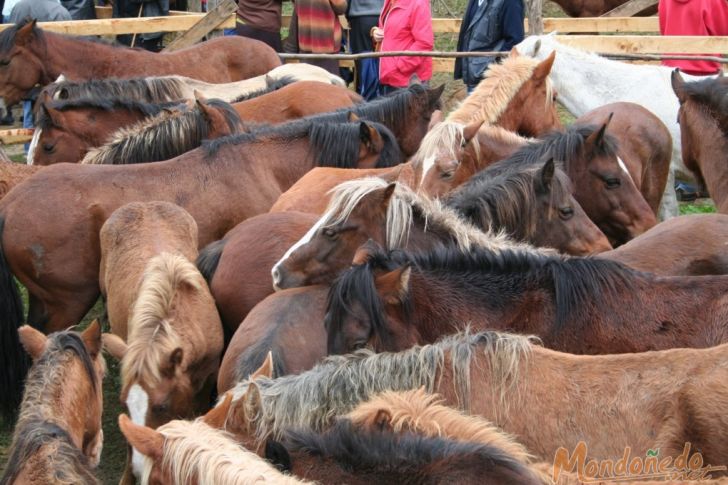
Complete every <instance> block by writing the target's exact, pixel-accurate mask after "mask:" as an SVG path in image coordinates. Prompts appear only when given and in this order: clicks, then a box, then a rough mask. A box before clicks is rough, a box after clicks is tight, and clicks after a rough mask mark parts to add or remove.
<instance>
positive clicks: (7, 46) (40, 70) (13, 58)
mask: <svg viewBox="0 0 728 485" xmlns="http://www.w3.org/2000/svg"><path fill="white" fill-rule="evenodd" d="M44 49H45V37H44V35H43V31H41V29H39V28H38V27H36V21H35V19H25V20H22V21H21V22H20V23H19V24H17V25H15V26H12V27H10V28H9V29H6V30H4V31H3V32H2V33H0V97H1V98H2V99H3V100H4V101H5V106H7V107H10V106H12V105H13V104H15V103H17V102H19V101H20V100H21V99H23V96H25V95H27V94H28V92H29V91H30V90H31V89H33V88H34V87H35V86H36V85H37V84H39V83H44V82H50V79H47V74H46V70H45V66H44V62H45V60H44V59H43V54H42V52H43V51H44Z"/></svg>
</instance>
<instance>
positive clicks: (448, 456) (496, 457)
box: [286, 420, 531, 483]
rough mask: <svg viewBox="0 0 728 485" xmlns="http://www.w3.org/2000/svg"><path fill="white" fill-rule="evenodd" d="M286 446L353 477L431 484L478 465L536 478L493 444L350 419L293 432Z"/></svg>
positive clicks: (288, 437)
mask: <svg viewBox="0 0 728 485" xmlns="http://www.w3.org/2000/svg"><path fill="white" fill-rule="evenodd" d="M286 442H287V445H288V447H289V448H290V449H292V450H293V451H303V452H305V453H307V454H309V455H313V456H320V457H323V458H324V459H327V458H328V459H333V460H334V461H336V462H337V463H338V465H339V466H340V467H342V468H343V469H345V470H352V471H353V472H354V473H367V472H369V473H372V472H374V473H377V472H378V473H387V472H389V473H394V474H397V475H399V476H400V477H408V478H409V479H413V478H414V477H421V478H424V479H426V478H429V477H430V474H432V473H433V472H434V473H437V472H440V473H448V474H451V473H452V472H453V471H454V470H455V469H456V467H457V468H461V467H463V465H465V466H464V468H468V469H469V468H471V467H473V466H475V467H478V468H482V469H483V471H485V470H486V469H487V470H489V471H490V470H494V469H497V468H501V467H503V468H505V469H506V470H508V471H509V472H511V473H515V474H518V475H520V476H524V475H530V474H531V472H530V470H528V468H527V467H526V466H524V464H523V463H521V462H519V461H518V460H516V459H515V458H514V457H512V456H510V455H508V454H507V453H506V452H505V451H504V450H501V449H498V448H496V447H494V446H491V445H485V444H481V443H469V442H463V441H453V440H448V439H446V438H441V437H429V436H421V435H417V434H410V433H402V434H395V433H392V432H390V431H382V430H366V431H362V430H356V429H355V428H354V427H353V426H352V425H351V423H350V422H349V421H347V420H338V421H337V422H336V424H334V426H332V427H331V429H329V430H327V431H326V432H325V433H323V434H319V433H316V432H314V431H310V430H305V431H289V432H288V433H287V436H286ZM483 478H486V477H483ZM415 481H417V480H415ZM487 481H488V480H487V478H486V480H485V482H486V483H487Z"/></svg>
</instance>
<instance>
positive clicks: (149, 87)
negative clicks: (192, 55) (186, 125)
mask: <svg viewBox="0 0 728 485" xmlns="http://www.w3.org/2000/svg"><path fill="white" fill-rule="evenodd" d="M43 90H44V91H47V92H48V93H49V94H50V95H51V97H52V98H53V99H57V100H67V99H77V98H95V99H104V98H107V97H111V98H119V97H123V98H129V99H134V100H137V101H142V102H147V103H163V102H167V101H177V100H181V99H184V98H186V97H187V96H186V92H187V91H188V89H187V87H186V85H185V82H184V80H183V79H182V78H181V77H178V76H164V77H145V78H133V79H117V78H108V79H92V80H89V81H68V80H64V81H61V82H55V83H51V84H49V85H48V86H46V87H45V88H43Z"/></svg>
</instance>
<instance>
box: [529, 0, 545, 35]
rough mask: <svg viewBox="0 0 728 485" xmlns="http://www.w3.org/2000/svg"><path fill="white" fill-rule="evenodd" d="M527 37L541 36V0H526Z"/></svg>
mask: <svg viewBox="0 0 728 485" xmlns="http://www.w3.org/2000/svg"><path fill="white" fill-rule="evenodd" d="M526 17H527V18H528V35H541V34H543V0H526Z"/></svg>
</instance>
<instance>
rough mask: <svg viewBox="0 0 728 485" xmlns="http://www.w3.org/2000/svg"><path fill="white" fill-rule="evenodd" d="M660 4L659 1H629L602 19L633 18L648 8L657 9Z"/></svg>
mask: <svg viewBox="0 0 728 485" xmlns="http://www.w3.org/2000/svg"><path fill="white" fill-rule="evenodd" d="M658 3H659V0H629V2H627V3H623V4H622V5H620V6H619V7H617V8H613V9H612V10H610V11H609V12H607V13H605V14H604V15H602V17H633V16H635V15H637V14H638V13H640V12H641V11H643V10H645V9H647V8H650V7H655V6H656V5H657V4H658Z"/></svg>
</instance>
